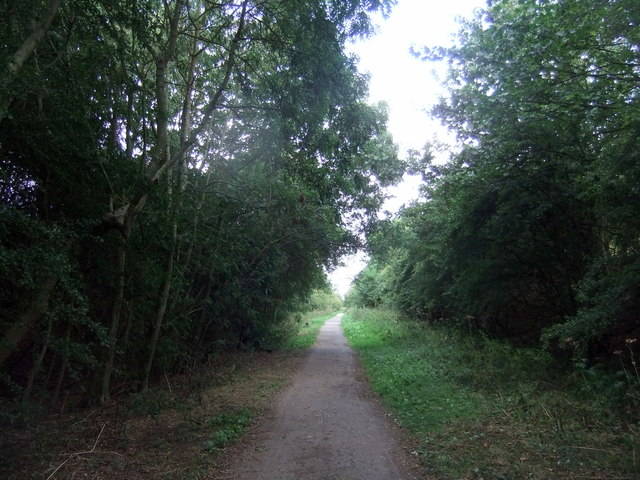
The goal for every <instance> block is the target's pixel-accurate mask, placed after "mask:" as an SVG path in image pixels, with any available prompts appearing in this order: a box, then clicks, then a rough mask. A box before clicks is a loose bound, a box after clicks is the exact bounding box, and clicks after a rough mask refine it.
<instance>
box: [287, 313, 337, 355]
mask: <svg viewBox="0 0 640 480" xmlns="http://www.w3.org/2000/svg"><path fill="white" fill-rule="evenodd" d="M318 313H319V312H310V313H307V314H305V315H301V316H299V317H298V318H296V327H297V328H296V329H295V330H293V331H295V332H296V333H295V334H293V335H292V334H291V333H289V335H288V337H287V338H286V339H285V341H284V342H283V343H282V344H281V345H280V347H279V348H280V349H281V350H297V349H302V348H309V347H311V346H312V345H313V344H314V343H315V342H316V338H317V337H318V332H319V331H320V328H322V326H323V325H324V323H325V322H326V321H327V320H329V319H330V318H332V317H334V316H335V311H334V312H333V313H327V314H323V315H318Z"/></svg>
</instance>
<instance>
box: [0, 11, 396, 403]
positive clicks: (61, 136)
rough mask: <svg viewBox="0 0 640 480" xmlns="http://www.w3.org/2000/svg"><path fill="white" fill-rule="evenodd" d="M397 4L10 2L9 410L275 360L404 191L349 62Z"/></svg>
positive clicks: (3, 149) (2, 162)
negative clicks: (274, 340)
mask: <svg viewBox="0 0 640 480" xmlns="http://www.w3.org/2000/svg"><path fill="white" fill-rule="evenodd" d="M392 3H393V2H392V1H391V0H348V1H342V0H341V1H317V0H305V1H296V2H291V1H284V0H260V1H253V0H228V1H226V0H225V1H211V0H173V1H165V2H160V1H157V0H116V1H113V0H108V1H107V0H104V1H103V0H63V1H60V0H50V1H49V2H45V1H42V0H32V1H28V2H17V3H16V2H0V19H2V23H3V25H5V28H3V29H2V30H1V31H0V45H1V48H0V64H1V65H3V69H4V70H3V72H4V73H3V74H2V78H1V80H0V199H1V203H2V205H1V207H0V215H1V216H2V220H1V221H0V292H1V293H0V332H2V335H3V339H2V343H0V364H1V365H2V372H3V373H2V376H1V377H0V380H1V381H2V389H3V391H4V393H6V394H8V395H22V396H24V397H25V398H26V397H29V396H31V395H34V394H35V393H37V394H38V395H41V396H44V397H46V398H48V399H50V400H52V401H53V402H54V403H55V402H57V401H58V400H59V398H60V395H61V392H62V391H65V389H67V390H68V389H75V391H82V392H84V393H83V395H84V397H86V398H93V399H99V400H102V401H106V400H107V399H108V398H109V395H110V393H111V391H112V385H113V379H117V380H118V383H119V384H120V385H127V387H125V388H138V387H139V388H143V389H145V388H146V387H147V385H148V382H149V378H150V377H152V376H153V374H154V372H159V371H162V370H163V369H169V370H172V371H175V370H180V369H181V368H186V367H188V366H189V365H192V364H194V363H195V362H198V361H200V360H202V359H206V358H207V356H208V355H209V354H211V353H212V352H215V351H216V350H217V349H219V348H220V346H221V345H224V344H227V345H233V346H238V347H259V346H260V345H261V344H262V343H263V342H264V341H265V339H266V338H267V337H268V335H269V330H270V328H272V327H273V326H274V325H276V324H277V323H278V322H280V321H281V320H282V319H283V318H284V317H285V316H286V315H288V312H291V311H292V310H295V309H296V308H298V307H299V306H300V305H302V304H304V303H305V302H307V298H308V296H309V294H310V293H311V292H312V291H313V289H314V288H317V287H321V286H322V285H323V284H324V282H325V280H324V270H325V269H326V268H330V267H331V266H332V265H334V264H335V263H336V261H337V259H338V258H339V257H340V255H341V254H343V253H344V252H348V251H352V250H353V249H354V248H356V247H357V246H358V244H359V240H358V238H357V235H356V234H357V232H354V231H353V230H352V229H350V226H349V225H348V222H347V218H352V219H353V218H355V219H358V220H359V221H360V225H361V226H362V228H366V225H368V223H369V222H370V221H371V220H372V219H373V218H375V212H376V210H377V209H378V207H379V206H380V204H381V202H382V199H383V195H382V188H383V187H384V186H386V185H389V184H391V183H393V182H395V181H397V180H398V179H399V178H400V176H401V175H402V172H403V165H402V162H401V161H400V160H399V159H398V156H397V151H396V147H395V145H394V144H393V142H392V140H391V137H390V135H389V134H388V133H387V131H386V126H385V124H386V111H385V108H384V106H382V105H380V106H371V105H369V104H367V101H366V96H367V83H366V79H365V78H364V77H363V76H362V75H361V74H359V73H358V72H357V69H356V66H355V59H354V58H351V57H349V56H347V55H346V54H345V52H344V46H345V42H346V41H347V40H348V39H350V38H353V37H355V36H360V35H367V34H368V33H370V31H371V25H370V24H369V17H368V13H369V12H371V11H374V10H382V11H383V12H387V11H388V9H389V8H390V7H391V5H392Z"/></svg>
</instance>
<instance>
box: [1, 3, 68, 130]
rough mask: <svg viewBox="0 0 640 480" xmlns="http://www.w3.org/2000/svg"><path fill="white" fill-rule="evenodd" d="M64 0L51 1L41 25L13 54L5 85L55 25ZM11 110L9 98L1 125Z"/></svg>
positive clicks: (38, 25)
mask: <svg viewBox="0 0 640 480" xmlns="http://www.w3.org/2000/svg"><path fill="white" fill-rule="evenodd" d="M61 3H62V0H49V4H48V5H47V10H46V11H45V13H44V16H43V17H42V20H41V21H40V23H38V24H37V25H36V26H35V27H34V28H33V31H32V32H31V35H29V36H28V37H27V38H26V39H25V40H24V41H23V42H22V45H20V47H18V50H16V52H15V53H14V54H13V57H11V60H10V61H9V64H8V65H7V70H8V75H7V76H6V77H5V78H4V80H3V82H2V83H3V84H5V85H4V86H7V84H8V83H9V82H10V81H11V78H13V77H16V76H18V74H20V71H21V70H22V67H23V66H24V63H25V62H26V61H27V59H28V58H29V57H30V56H31V54H32V53H33V52H34V50H35V49H36V46H37V45H38V43H40V41H41V40H42V39H43V38H44V36H45V35H46V33H47V31H48V30H49V27H50V26H51V24H52V23H53V19H54V18H55V16H56V13H57V12H58V9H59V8H60V4H61ZM8 110H9V98H7V99H3V100H2V105H0V123H2V120H4V118H5V116H6V114H7V111H8Z"/></svg>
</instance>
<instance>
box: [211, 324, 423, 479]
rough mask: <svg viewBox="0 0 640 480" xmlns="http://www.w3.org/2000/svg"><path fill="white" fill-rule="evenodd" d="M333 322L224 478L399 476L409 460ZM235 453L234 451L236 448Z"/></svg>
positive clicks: (393, 477) (367, 477)
mask: <svg viewBox="0 0 640 480" xmlns="http://www.w3.org/2000/svg"><path fill="white" fill-rule="evenodd" d="M341 316H342V314H340V315H338V316H336V317H334V318H332V319H331V320H328V321H327V322H326V323H325V325H324V326H323V327H322V329H321V330H320V334H319V335H318V340H317V342H316V344H315V345H314V347H313V348H312V349H311V350H310V352H309V354H308V356H307V358H306V359H305V361H304V363H303V365H302V367H301V368H300V370H299V371H298V373H297V374H296V376H295V378H294V379H293V383H292V385H291V386H290V387H288V388H287V389H286V390H285V391H284V392H283V394H282V395H281V396H280V397H279V399H278V401H277V404H276V405H275V408H274V409H273V410H272V411H271V412H270V413H269V414H267V416H266V417H265V418H264V420H263V422H262V424H261V425H260V426H259V427H257V428H256V429H255V430H254V431H253V432H252V435H251V436H250V438H249V440H248V443H247V444H245V445H244V446H243V448H242V449H241V450H239V451H238V452H237V453H234V454H233V455H234V458H233V459H232V460H230V462H231V465H230V468H229V469H228V470H227V471H226V472H224V474H223V476H222V477H220V478H225V479H227V478H228V479H246V480H259V479H264V480H267V479H268V480H288V479H291V480H294V479H295V480H356V479H357V480H400V479H409V478H413V477H411V476H410V475H409V474H407V473H406V472H407V471H408V470H407V468H406V467H407V466H408V465H409V464H410V459H409V458H407V456H406V453H405V452H404V451H403V450H402V448H401V447H400V445H399V442H398V440H397V430H396V428H395V426H394V425H393V423H392V422H391V421H390V420H389V418H388V417H387V416H385V414H384V413H383V411H382V409H381V408H380V407H379V405H378V404H377V403H376V398H375V397H374V396H373V395H372V394H371V391H370V390H369V386H368V384H367V383H366V380H365V379H364V377H363V375H362V373H361V371H360V367H359V365H358V362H357V358H356V355H355V353H354V352H353V350H351V348H350V347H349V346H348V345H347V342H346V339H345V337H344V335H343V333H342V329H341V328H340V319H341ZM230 453H231V452H230Z"/></svg>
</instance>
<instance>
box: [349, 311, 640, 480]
mask: <svg viewBox="0 0 640 480" xmlns="http://www.w3.org/2000/svg"><path fill="white" fill-rule="evenodd" d="M343 327H344V330H345V334H346V336H347V338H348V340H349V342H350V344H351V345H352V346H353V347H354V348H355V349H356V350H357V351H358V353H359V354H360V356H361V359H362V362H363V364H364V366H365V369H366V371H367V374H368V376H369V378H370V380H371V383H372V386H373V388H374V389H375V390H376V391H377V392H378V393H380V395H381V397H382V399H383V401H384V402H385V403H386V404H387V405H388V406H389V407H390V408H391V409H392V410H393V412H394V415H395V416H396V418H397V420H398V422H399V423H400V424H401V425H402V426H404V427H406V428H407V429H409V430H410V431H411V432H413V434H414V435H415V442H416V444H417V448H416V449H415V451H414V455H415V456H416V457H417V458H419V459H421V460H422V461H423V462H424V465H425V468H426V469H427V470H429V471H430V473H432V474H435V475H437V476H440V477H442V478H476V479H478V478H496V479H503V478H537V479H552V478H574V477H575V478H579V477H580V478H587V477H588V478H603V479H606V478H613V477H616V478H635V475H637V474H638V473H639V470H638V464H637V460H636V455H637V452H639V451H640V448H639V439H640V437H639V436H638V433H639V432H638V430H639V429H638V428H637V424H636V423H635V422H634V421H632V419H633V418H637V417H635V415H634V416H628V417H625V416H624V415H621V412H622V411H621V410H619V409H618V410H616V408H614V402H613V401H612V400H611V396H612V395H613V396H616V395H618V394H616V392H615V391H612V385H618V386H619V387H620V388H619V389H621V391H622V392H624V393H625V394H626V395H627V396H628V395H629V392H630V391H631V392H635V390H631V389H630V388H624V389H623V388H622V387H621V386H620V385H619V384H620V383H621V380H626V381H627V383H629V386H635V385H637V384H638V383H639V382H638V381H639V380H640V375H638V372H637V371H636V369H635V368H636V365H634V363H633V362H634V361H635V358H634V357H633V342H627V348H628V350H629V354H627V355H628V356H629V357H630V360H629V361H628V362H627V365H628V366H627V367H626V368H627V370H626V375H625V374H624V373H622V378H621V377H620V374H611V373H608V374H607V373H605V372H603V371H600V370H597V369H595V368H593V367H591V368H588V367H587V366H586V365H583V366H582V369H580V368H577V369H576V370H574V372H576V373H572V372H571V371H568V370H566V368H565V369H564V370H563V369H561V368H560V366H559V364H558V363H557V362H556V361H555V360H554V359H553V358H552V357H551V355H550V354H549V353H548V352H545V351H542V350H538V349H524V348H515V347H513V346H511V345H508V344H506V343H505V342H501V341H498V340H494V339H489V338H485V337H481V336H478V337H468V336H461V335H460V334H458V333H452V332H451V331H449V330H446V329H443V328H433V327H429V326H427V325H426V324H424V323H420V322H415V321H411V320H403V319H400V318H399V317H398V316H397V315H396V314H394V313H392V312H385V311H382V310H355V311H350V312H349V313H348V315H347V316H345V318H344V320H343ZM614 380H615V381H614ZM616 382H617V383H616ZM623 383H624V382H623ZM623 386H624V385H623ZM613 390H615V389H613ZM627 403H628V402H627Z"/></svg>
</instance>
